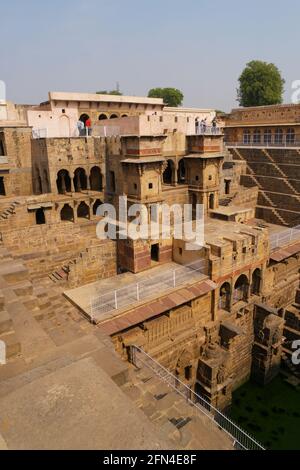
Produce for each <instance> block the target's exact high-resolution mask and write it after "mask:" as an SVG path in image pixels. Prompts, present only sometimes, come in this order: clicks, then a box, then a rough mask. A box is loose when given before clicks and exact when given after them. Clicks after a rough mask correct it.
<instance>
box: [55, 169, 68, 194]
mask: <svg viewBox="0 0 300 470" xmlns="http://www.w3.org/2000/svg"><path fill="white" fill-rule="evenodd" d="M56 186H57V191H58V194H65V193H70V192H71V178H70V175H69V172H68V171H67V170H60V171H59V172H58V173H57V180H56Z"/></svg>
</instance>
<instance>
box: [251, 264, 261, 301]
mask: <svg viewBox="0 0 300 470" xmlns="http://www.w3.org/2000/svg"><path fill="white" fill-rule="evenodd" d="M260 288H261V270H260V269H259V268H257V269H256V270H255V271H254V273H253V274H252V286H251V292H252V294H253V295H258V294H260Z"/></svg>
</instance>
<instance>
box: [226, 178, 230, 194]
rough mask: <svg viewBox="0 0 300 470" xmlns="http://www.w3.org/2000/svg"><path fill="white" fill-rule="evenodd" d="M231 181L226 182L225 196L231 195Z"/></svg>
mask: <svg viewBox="0 0 300 470" xmlns="http://www.w3.org/2000/svg"><path fill="white" fill-rule="evenodd" d="M230 184H231V181H230V180H225V194H230Z"/></svg>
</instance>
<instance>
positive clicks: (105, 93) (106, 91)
mask: <svg viewBox="0 0 300 470" xmlns="http://www.w3.org/2000/svg"><path fill="white" fill-rule="evenodd" d="M96 93H97V95H117V96H122V95H123V93H122V92H121V91H120V90H111V91H108V90H102V91H96Z"/></svg>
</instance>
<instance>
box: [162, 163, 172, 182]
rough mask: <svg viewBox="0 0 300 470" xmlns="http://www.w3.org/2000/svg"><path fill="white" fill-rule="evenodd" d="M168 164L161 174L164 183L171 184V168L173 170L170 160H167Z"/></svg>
mask: <svg viewBox="0 0 300 470" xmlns="http://www.w3.org/2000/svg"><path fill="white" fill-rule="evenodd" d="M167 163H168V166H167V168H166V169H165V171H164V174H163V182H164V184H172V183H173V170H174V163H173V162H172V160H168V162H167Z"/></svg>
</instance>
